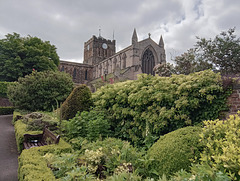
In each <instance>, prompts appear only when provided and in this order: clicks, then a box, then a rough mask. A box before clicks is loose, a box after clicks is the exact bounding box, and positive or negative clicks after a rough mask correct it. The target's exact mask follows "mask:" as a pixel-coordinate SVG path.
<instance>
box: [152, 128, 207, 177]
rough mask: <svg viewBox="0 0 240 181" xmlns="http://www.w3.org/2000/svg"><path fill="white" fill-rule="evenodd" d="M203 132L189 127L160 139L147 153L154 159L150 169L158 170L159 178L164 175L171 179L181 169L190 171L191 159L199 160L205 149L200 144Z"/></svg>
mask: <svg viewBox="0 0 240 181" xmlns="http://www.w3.org/2000/svg"><path fill="white" fill-rule="evenodd" d="M201 130H202V129H201V128H200V127H191V126H189V127H186V128H181V129H178V130H176V131H173V132H171V133H168V134H166V135H164V136H162V137H160V139H159V140H158V141H157V142H156V143H155V144H154V145H153V146H152V147H151V148H150V149H149V150H148V152H147V155H148V156H149V158H150V159H153V161H152V163H151V164H150V168H154V169H155V170H156V172H157V173H158V174H157V177H158V176H162V175H163V174H166V176H167V177H169V176H170V175H172V174H173V173H175V172H177V171H179V170H181V169H185V170H189V167H190V166H191V161H190V159H195V158H199V157H200V152H201V151H202V149H203V145H202V144H200V142H199V139H200V137H199V134H200V133H201ZM149 176H152V177H156V175H149Z"/></svg>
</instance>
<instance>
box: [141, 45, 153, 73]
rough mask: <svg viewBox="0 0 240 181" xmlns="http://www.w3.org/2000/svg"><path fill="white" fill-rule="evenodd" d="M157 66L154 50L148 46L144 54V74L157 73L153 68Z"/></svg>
mask: <svg viewBox="0 0 240 181" xmlns="http://www.w3.org/2000/svg"><path fill="white" fill-rule="evenodd" d="M154 66H155V61H154V55H153V52H152V51H151V50H150V49H149V48H148V49H147V50H146V51H145V52H144V54H143V56H142V72H143V73H144V74H151V75H155V73H154V71H153V68H154Z"/></svg>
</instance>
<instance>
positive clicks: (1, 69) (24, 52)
mask: <svg viewBox="0 0 240 181" xmlns="http://www.w3.org/2000/svg"><path fill="white" fill-rule="evenodd" d="M58 65H59V57H58V55H57V52H56V47H55V46H54V45H51V44H50V42H49V41H45V42H44V41H42V40H41V39H39V38H37V37H31V36H28V37H24V38H23V37H20V35H19V34H17V33H13V34H8V35H6V38H5V39H2V40H0V81H9V82H12V81H16V80H18V78H19V77H24V76H26V75H28V74H31V72H32V70H33V69H35V70H37V71H39V72H41V71H46V70H57V66H58Z"/></svg>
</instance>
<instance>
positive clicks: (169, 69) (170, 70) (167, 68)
mask: <svg viewBox="0 0 240 181" xmlns="http://www.w3.org/2000/svg"><path fill="white" fill-rule="evenodd" d="M153 70H154V71H155V72H156V74H158V75H159V76H163V77H170V76H171V75H172V74H174V73H175V69H174V66H173V64H170V63H162V64H158V65H156V66H155V67H154V69H153Z"/></svg>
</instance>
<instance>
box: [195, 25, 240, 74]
mask: <svg viewBox="0 0 240 181" xmlns="http://www.w3.org/2000/svg"><path fill="white" fill-rule="evenodd" d="M234 32H235V28H230V29H229V30H228V31H224V32H222V33H220V35H217V36H216V37H215V38H214V39H213V40H212V39H206V38H198V42H197V44H196V48H197V52H199V53H201V58H202V59H203V61H210V62H211V63H212V64H213V65H214V67H216V69H217V70H219V71H220V72H221V73H222V74H231V73H233V74H236V73H240V54H239V52H240V38H237V36H236V35H235V34H234Z"/></svg>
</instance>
